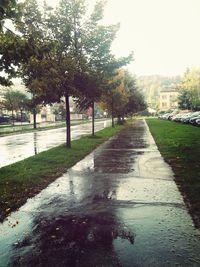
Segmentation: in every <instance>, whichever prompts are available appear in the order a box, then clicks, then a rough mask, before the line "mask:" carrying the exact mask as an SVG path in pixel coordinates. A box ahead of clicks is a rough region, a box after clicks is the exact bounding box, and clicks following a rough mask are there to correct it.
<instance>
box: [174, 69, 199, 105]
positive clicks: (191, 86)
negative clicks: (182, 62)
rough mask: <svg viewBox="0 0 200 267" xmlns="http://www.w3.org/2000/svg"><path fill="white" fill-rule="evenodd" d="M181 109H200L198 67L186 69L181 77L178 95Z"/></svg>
mask: <svg viewBox="0 0 200 267" xmlns="http://www.w3.org/2000/svg"><path fill="white" fill-rule="evenodd" d="M179 107H180V108H181V109H191V110H200V69H197V68H191V69H188V70H187V71H186V72H185V74H184V76H183V79H182V85H181V92H180V96H179Z"/></svg>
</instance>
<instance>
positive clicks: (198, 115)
mask: <svg viewBox="0 0 200 267" xmlns="http://www.w3.org/2000/svg"><path fill="white" fill-rule="evenodd" d="M198 119H200V112H199V114H197V115H195V116H194V117H192V118H191V119H190V121H189V123H190V124H193V125H196V120H198Z"/></svg>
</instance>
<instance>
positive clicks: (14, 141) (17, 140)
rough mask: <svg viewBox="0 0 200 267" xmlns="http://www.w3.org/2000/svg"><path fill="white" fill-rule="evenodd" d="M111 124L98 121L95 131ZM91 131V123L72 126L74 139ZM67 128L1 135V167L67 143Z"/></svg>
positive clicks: (108, 121) (107, 121) (106, 121)
mask: <svg viewBox="0 0 200 267" xmlns="http://www.w3.org/2000/svg"><path fill="white" fill-rule="evenodd" d="M110 125H111V121H110V120H105V121H102V120H101V121H96V122H95V131H99V130H101V129H103V128H105V127H108V126H110ZM90 133H91V123H86V124H80V125H76V126H71V137H72V140H75V139H78V138H80V137H81V136H83V135H87V134H90ZM65 140H66V129H65V127H64V128H59V129H53V130H48V131H39V132H33V133H26V134H16V135H12V136H5V137H0V147H1V150H0V168H1V167H3V166H6V165H9V164H12V163H15V162H17V161H20V160H23V159H25V158H28V157H30V156H33V155H36V154H38V153H40V152H42V151H45V150H48V149H50V148H52V147H55V146H58V145H60V144H63V143H65Z"/></svg>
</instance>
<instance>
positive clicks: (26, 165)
mask: <svg viewBox="0 0 200 267" xmlns="http://www.w3.org/2000/svg"><path fill="white" fill-rule="evenodd" d="M124 127H125V126H122V125H116V127H115V128H112V127H109V128H105V129H103V130H101V131H99V132H97V133H96V135H95V136H94V137H92V136H85V137H82V138H80V139H78V140H74V141H72V148H71V149H67V148H66V147H65V145H61V146H58V147H55V148H52V149H50V150H47V151H44V152H42V153H39V154H38V155H35V156H33V157H30V158H27V159H25V160H23V161H20V162H17V163H14V164H12V165H9V166H6V167H3V168H1V169H0V220H3V219H4V218H5V217H6V216H7V215H8V214H9V213H10V212H11V211H14V210H16V209H17V208H19V207H20V206H21V205H22V204H24V203H25V202H26V200H27V199H28V198H29V197H33V196H34V195H35V194H37V193H39V192H40V191H41V190H42V189H43V188H45V187H46V186H47V185H48V184H49V183H51V182H52V181H54V180H55V179H56V178H57V177H59V176H61V175H62V174H63V173H65V172H66V171H67V169H68V168H70V167H72V166H73V165H74V164H75V163H77V162H78V161H80V160H81V159H83V158H84V157H85V156H86V155H87V154H89V153H90V152H91V151H92V150H94V149H95V148H96V147H97V146H98V145H100V144H101V143H103V142H104V141H106V140H107V139H108V138H110V137H111V136H113V135H115V134H117V133H118V132H119V131H121V130H122V129H123V128H124Z"/></svg>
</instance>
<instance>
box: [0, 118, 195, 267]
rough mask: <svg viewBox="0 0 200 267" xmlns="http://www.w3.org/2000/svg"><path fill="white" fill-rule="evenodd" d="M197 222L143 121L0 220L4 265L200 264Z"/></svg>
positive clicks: (152, 266) (182, 266) (155, 266)
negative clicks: (195, 222) (0, 222)
mask: <svg viewBox="0 0 200 267" xmlns="http://www.w3.org/2000/svg"><path fill="white" fill-rule="evenodd" d="M199 252H200V232H199V230H197V229H195V227H194V224H193V222H192V219H191V217H190V215H189V213H188V211H187V209H186V207H185V204H184V202H183V199H182V196H181V194H180V192H179V190H178V188H177V186H176V184H175V182H174V179H173V172H172V170H171V168H170V167H169V165H168V164H166V163H165V162H164V160H163V158H162V157H161V155H160V153H159V151H158V149H157V147H156V145H155V142H154V140H153V138H152V136H151V134H150V132H149V130H148V127H147V125H146V124H145V122H144V121H138V122H137V123H136V124H135V125H133V127H129V128H128V129H127V128H126V129H125V130H124V131H123V132H122V133H120V134H119V135H118V136H116V137H114V138H113V139H111V140H109V141H107V142H106V143H105V144H103V145H102V146H100V147H99V148H97V149H96V150H95V151H94V152H93V153H91V154H90V155H88V156H87V157H86V158H85V159H83V160H82V161H80V162H79V163H77V164H76V165H75V166H74V167H72V168H71V169H70V170H69V171H68V172H67V173H66V174H64V175H63V176H62V177H60V178H58V179H57V180H56V181H55V182H53V183H52V184H50V185H49V186H48V187H47V188H46V189H45V190H43V191H42V192H41V193H40V194H38V195H37V196H36V197H34V198H32V199H29V200H28V201H27V203H26V204H25V205H24V206H23V207H21V208H20V209H19V211H17V212H14V213H12V214H11V215H10V216H9V217H8V218H7V220H6V221H4V223H2V224H0V266H1V267H6V266H17V267H18V266H19V267H21V266H25V267H38V266H40V267H55V266H59V267H68V266H69V267H165V266H173V267H174V266H179V267H190V266H191V267H198V266H200V256H199Z"/></svg>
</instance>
